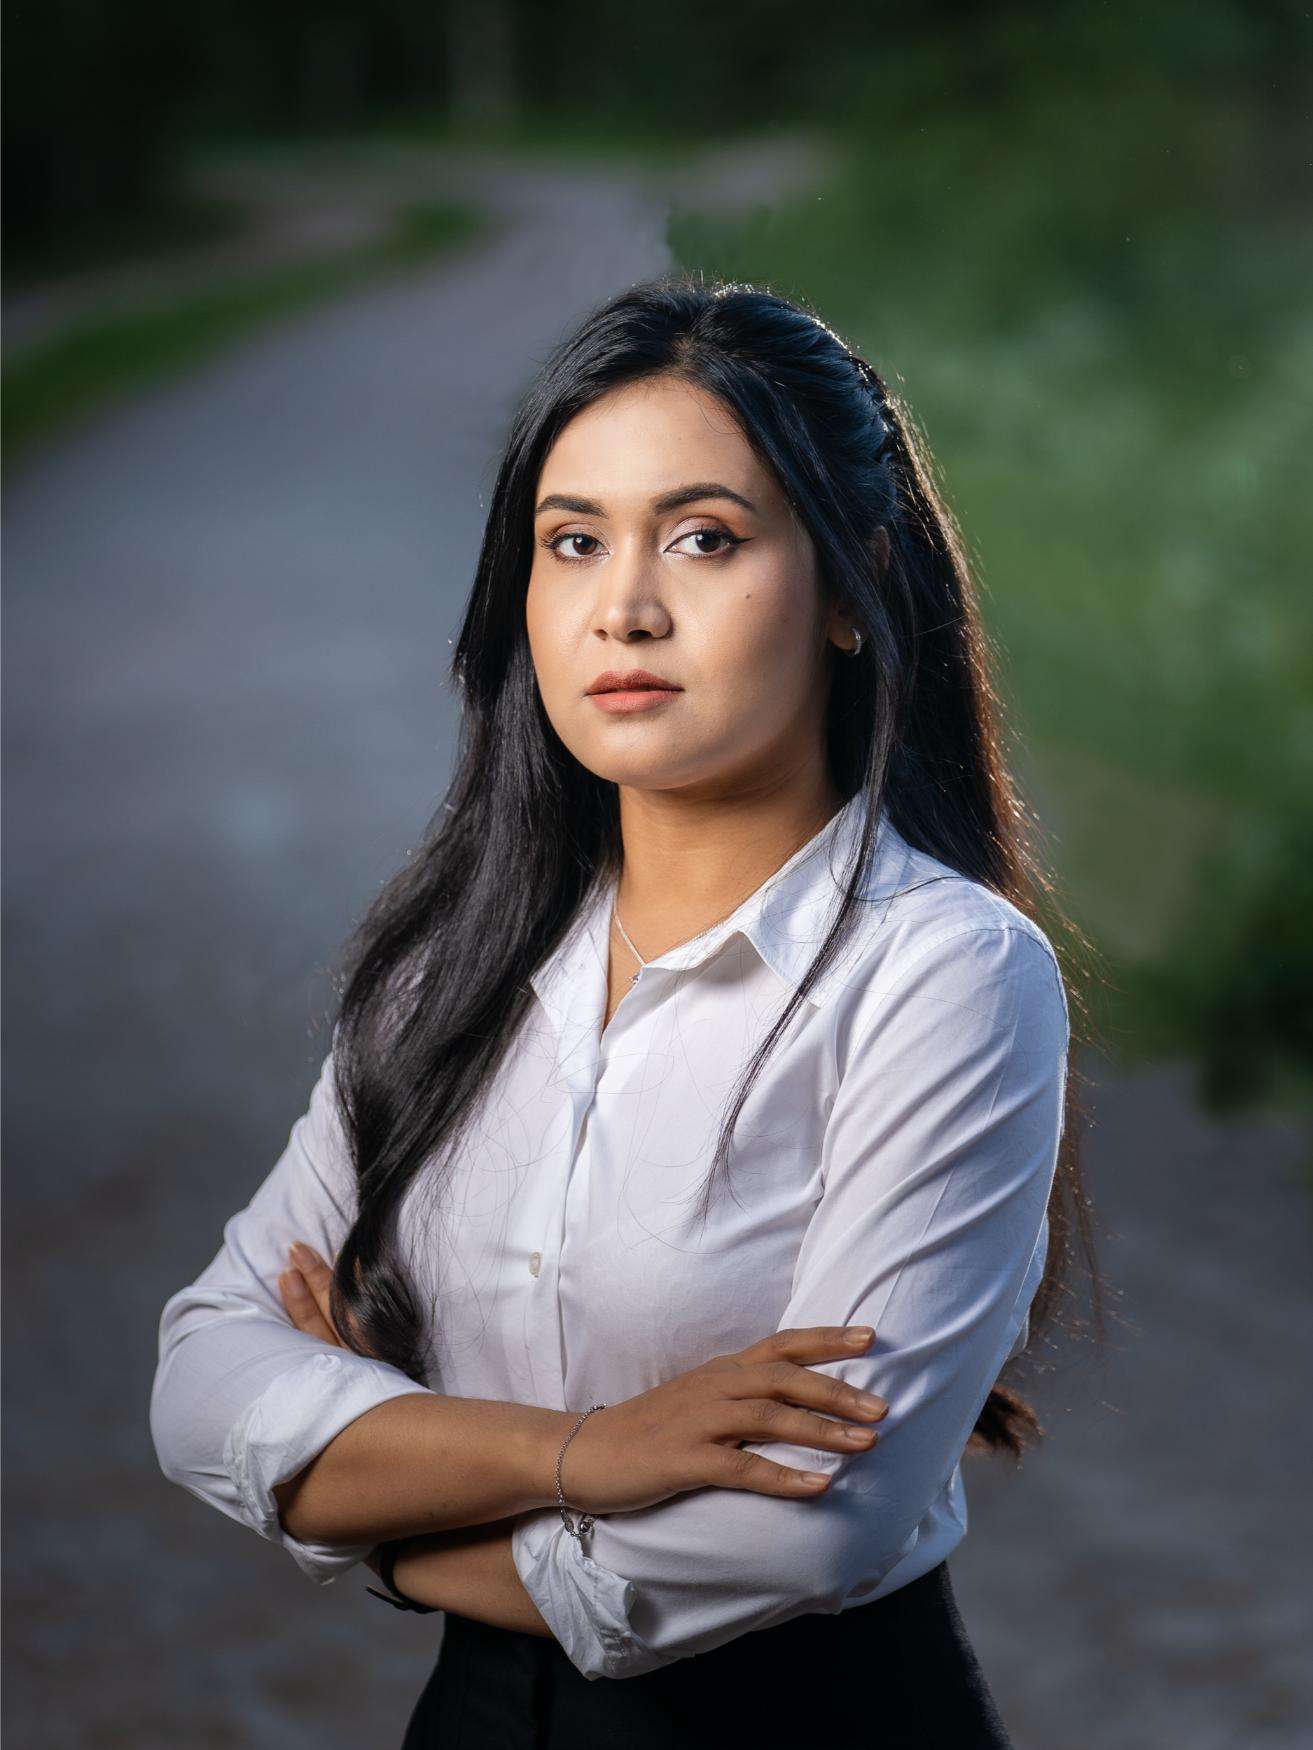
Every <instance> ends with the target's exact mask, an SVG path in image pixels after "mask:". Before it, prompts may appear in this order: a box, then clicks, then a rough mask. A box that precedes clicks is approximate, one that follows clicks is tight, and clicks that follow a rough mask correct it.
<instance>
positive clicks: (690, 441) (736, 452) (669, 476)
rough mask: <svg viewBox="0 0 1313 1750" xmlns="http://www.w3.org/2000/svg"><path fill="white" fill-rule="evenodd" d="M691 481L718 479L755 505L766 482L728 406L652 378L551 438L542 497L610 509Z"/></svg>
mask: <svg viewBox="0 0 1313 1750" xmlns="http://www.w3.org/2000/svg"><path fill="white" fill-rule="evenodd" d="M694 479H709V480H720V481H723V482H724V484H725V485H727V486H732V487H734V488H735V489H736V490H739V491H742V492H743V493H744V495H745V496H746V497H750V498H753V499H754V500H755V501H756V502H758V503H760V502H761V500H762V498H764V497H769V496H770V494H771V487H772V486H773V481H772V480H771V477H770V474H769V471H768V470H767V469H765V468H764V467H763V466H762V464H761V462H760V461H759V460H758V459H757V457H756V455H755V454H754V453H753V451H752V448H751V446H750V445H749V443H748V441H747V439H746V438H745V437H744V436H743V433H742V431H741V430H740V429H739V426H738V424H737V422H736V421H735V418H734V416H733V414H732V413H731V412H730V410H729V408H728V407H726V406H725V404H724V402H723V401H720V400H718V399H717V397H715V396H714V395H710V394H708V393H707V391H706V390H704V389H700V388H698V387H697V385H696V384H693V383H685V382H682V381H679V380H677V379H672V378H665V377H660V378H652V379H649V380H648V381H647V382H643V383H627V384H625V385H624V386H623V387H621V388H618V389H612V390H611V391H609V392H608V393H607V394H606V395H603V396H601V397H600V398H599V399H598V400H596V401H594V402H592V403H590V405H589V406H587V407H585V408H584V409H583V411H582V412H580V413H577V414H576V415H575V416H574V418H573V419H572V420H571V421H570V423H569V424H568V425H567V426H565V428H564V429H563V430H562V431H561V432H560V434H559V435H558V436H557V439H556V441H555V443H554V444H553V445H552V447H551V449H550V450H549V451H548V454H547V458H546V460H545V461H544V463H543V468H542V473H541V475H540V476H539V488H540V490H541V491H542V492H571V491H573V492H584V491H587V492H588V493H589V495H590V496H593V497H596V498H598V499H600V500H601V501H602V502H603V503H605V504H607V506H608V508H609V507H610V504H611V501H612V499H614V500H615V502H616V504H617V505H619V504H620V503H622V502H623V501H626V500H628V501H631V502H634V503H637V502H638V501H640V500H643V499H646V498H648V497H650V496H653V495H655V494H656V493H658V492H662V491H666V490H668V489H669V488H671V487H674V486H678V485H680V484H681V483H683V482H684V481H687V480H694Z"/></svg>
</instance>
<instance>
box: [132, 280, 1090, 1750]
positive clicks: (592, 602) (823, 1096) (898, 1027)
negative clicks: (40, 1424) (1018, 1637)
mask: <svg viewBox="0 0 1313 1750" xmlns="http://www.w3.org/2000/svg"><path fill="white" fill-rule="evenodd" d="M986 657H987V649H986V645H985V640H984V637H983V634H982V629H981V625H980V621H979V617H978V610H977V606H976V602H975V598H974V593H973V589H972V585H971V580H970V577H969V573H968V569H967V566H966V562H965V560H964V557H963V552H962V547H961V543H960V540H959V538H958V536H957V534H956V532H955V529H954V527H953V524H952V521H951V518H950V516H949V514H948V513H947V511H946V510H945V508H944V506H943V505H942V503H941V502H940V499H939V497H938V495H937V493H936V491H935V489H934V486H933V484H932V481H931V476H930V470H929V463H928V459H927V456H926V453H925V451H924V447H923V446H922V445H921V444H920V442H919V440H918V439H917V438H916V437H915V436H914V433H913V429H912V427H911V425H910V423H909V421H908V419H907V416H906V414H905V413H904V412H903V411H901V410H900V409H899V408H898V407H897V406H896V405H895V404H894V403H893V402H892V401H891V400H890V398H889V396H888V392H887V390H886V388H885V385H884V383H883V382H882V380H881V378H880V377H879V375H878V374H877V373H876V372H875V371H874V370H873V369H872V368H871V367H870V366H869V365H867V364H866V363H865V361H863V360H862V359H860V358H857V357H856V356H855V355H854V354H852V353H851V352H850V351H849V350H848V349H847V348H846V347H845V346H844V345H843V344H842V342H841V341H839V340H838V339H837V338H836V336H835V335H834V333H833V332H832V331H831V329H829V328H828V327H827V326H826V325H825V324H824V323H823V322H821V321H820V320H819V319H818V318H817V317H816V316H815V315H814V314H813V313H811V312H809V311H807V310H806V309H804V308H802V307H801V306H799V305H798V304H796V303H794V302H791V301H789V300H787V299H784V298H782V297H779V296H776V295H773V294H771V293H768V292H765V291H761V290H757V289H753V288H750V287H742V286H735V285H723V284H712V285H707V284H704V283H702V282H701V281H700V280H698V279H695V278H678V277H673V276H672V277H669V278H666V279H663V280H660V281H656V282H653V283H650V284H645V285H640V286H638V287H635V288H633V289H631V290H628V291H626V292H624V293H623V294H621V295H620V296H618V297H616V298H615V299H613V300H612V301H611V302H610V303H608V304H607V305H606V306H605V307H603V308H602V309H600V310H598V311H597V312H595V313H594V314H593V315H592V316H591V318H590V319H588V320H587V321H586V322H585V323H584V324H583V325H582V326H581V327H580V329H579V330H578V331H577V332H576V333H575V334H574V335H573V336H572V337H570V338H569V339H568V340H567V341H565V342H564V343H563V344H562V345H561V346H560V347H559V348H558V350H557V351H556V352H555V354H554V355H553V356H552V357H551V358H550V359H549V360H548V361H547V363H546V364H545V366H544V367H543V369H542V371H541V373H540V375H539V377H538V379H537V381H536V382H535V383H534V385H533V386H532V388H531V389H530V391H529V392H528V394H527V396H526V398H525V400H524V402H523V404H522V406H521V408H520V410H519V412H518V414H517V416H516V418H515V421H514V424H513V427H512V430H511V433H510V436H509V439H508V443H507V448H506V452H505V456H504V459H503V462H502V465H501V468H500V472H499V475H498V479H497V483H496V487H495V491H494V494H493V500H492V504H491V507H490V511H489V516H488V525H487V532H486V536H485V540H484V545H483V550H482V553H481V556H480V560H479V566H478V572H477V575H476V579H475V584H474V590H473V594H472V598H471V601H470V604H469V608H468V611H467V614H466V618H465V623H464V627H463V629H462V631H461V635H460V639H459V645H458V649H457V651H456V655H455V661H454V665H453V667H454V675H455V678H456V680H457V682H458V684H459V686H460V687H461V689H462V693H463V704H464V719H463V734H462V745H461V748H460V753H459V758H458V763H457V769H456V773H455V777H454V780H453V783H452V786H451V789H450V791H449V798H448V800H447V801H446V803H445V804H444V807H443V809H442V810H441V811H440V812H439V813H438V815H437V816H436V819H435V823H434V825H433V827H432V828H431V830H430V832H429V834H428V835H427V836H426V838H425V840H424V842H423V843H422V845H421V846H420V847H419V849H418V850H417V851H416V852H415V853H414V854H413V855H412V857H411V858H410V860H409V861H408V863H407V866H406V867H405V868H404V869H403V870H402V871H401V872H400V873H399V874H397V875H396V876H395V877H394V879H393V880H392V882H391V883H390V884H389V885H388V887H387V888H385V890H384V891H383V893H382V894H381V895H380V896H379V898H378V899H377V900H376V902H375V903H374V905H373V906H372V907H371V909H370V911H369V914H368V915H367V916H366V918H365V919H364V921H363V923H362V924H361V926H360V928H359V930H358V932H357V934H356V937H355V938H354V940H353V942H352V944H351V949H350V955H349V965H348V968H347V972H346V977H345V981H344V982H345V988H344V994H343V997H342V1000H341V1004H340V1009H339V1013H338V1016H337V1020H336V1023H335V1026H334V1032H333V1040H332V1049H331V1051H330V1052H329V1054H328V1056H327V1057H326V1058H325V1059H324V1061H323V1068H322V1071H321V1074H320V1077H319V1080H318V1083H317V1085H316V1087H315V1089H314V1092H313V1095H312V1097H311V1101H310V1106H309V1109H308V1111H307V1112H306V1114H305V1115H304V1116H303V1117H302V1118H301V1119H300V1120H299V1121H298V1123H297V1125H296V1126H295V1127H294V1128H293V1131H292V1134H291V1137H290V1139H289V1142H288V1146H287V1149H286V1151H285V1152H284V1154H283V1156H282V1157H281V1159H280V1160H279V1161H278V1163H277V1164H276V1165H275V1167H274V1169H273V1171H272V1173H271V1174H270V1176H269V1178H268V1179H267V1180H266V1181H265V1183H264V1184H263V1185H262V1186H261V1187H260V1189H259V1190H258V1191H257V1193H256V1194H255V1196H254V1197H253V1199H252V1200H251V1202H250V1204H249V1205H248V1206H247V1207H246V1208H245V1209H243V1210H242V1211H240V1212H239V1213H238V1214H236V1215H234V1216H233V1217H232V1218H231V1220H230V1221H229V1222H228V1223H227V1225H226V1226H225V1229H224V1244H223V1246H222V1248H221V1249H220V1251H219V1253H218V1255H217V1256H216V1257H215V1259H214V1261H213V1262H212V1263H211V1264H210V1265H209V1266H208V1268H207V1269H206V1270H204V1271H203V1272H202V1273H201V1275H200V1276H199V1277H198V1278H197V1280H196V1281H195V1282H194V1283H193V1284H191V1285H190V1286H189V1287H187V1288H184V1289H182V1290H180V1291H179V1292H178V1293H177V1294H175V1295H174V1296H173V1297H172V1299H171V1300H170V1301H169V1302H168V1303H167V1304H166V1306H165V1308H164V1312H163V1316H162V1320H161V1333H160V1363H159V1370H158V1373H157V1376H156V1381H155V1388H154V1392H153V1395H152V1405H151V1418H152V1430H153V1434H154V1438H155V1441H156V1447H157V1451H158V1453H159V1457H160V1462H161V1465H162V1466H163V1468H164V1470H165V1473H166V1474H167V1475H168V1476H170V1477H171V1478H172V1479H173V1480H175V1481H177V1482H179V1483H181V1484H182V1485H183V1486H185V1487H187V1488H189V1489H191V1490H192V1491H193V1492H194V1493H196V1494H197V1495H199V1496H200V1497H201V1498H202V1499H204V1500H207V1501H209V1502H210V1503H211V1504H212V1505H214V1506H216V1507H218V1508H219V1509H220V1510H222V1511H224V1512H225V1513H228V1514H229V1515H230V1516H232V1517H234V1518H237V1519H239V1520H241V1521H242V1522H243V1523H245V1524H247V1525H249V1526H250V1527H252V1528H253V1529H255V1530H256V1531H258V1532H259V1533H260V1534H261V1535H263V1536H265V1537H266V1538H269V1539H270V1540H272V1541H274V1542H276V1543H279V1544H281V1545H282V1546H283V1547H284V1548H285V1549H287V1550H288V1552H289V1553H290V1554H291V1556H292V1557H293V1559H294V1560H295V1561H296V1562H297V1563H298V1565H299V1566H300V1567H301V1568H302V1569H303V1570H304V1571H305V1572H306V1573H307V1574H309V1575H310V1577H311V1578H312V1579H314V1580H316V1581H318V1582H320V1583H327V1582H330V1581H332V1580H334V1579H335V1578H337V1577H338V1576H339V1575H340V1574H342V1573H344V1572H346V1571H347V1570H349V1569H350V1568H351V1567H353V1566H355V1565H357V1564H359V1563H362V1562H365V1563H367V1564H368V1565H370V1566H371V1567H373V1568H374V1569H375V1571H376V1572H379V1573H380V1574H381V1575H382V1577H383V1578H384V1580H385V1582H386V1590H385V1591H382V1592H378V1590H377V1589H376V1588H371V1589H370V1590H373V1591H376V1593H377V1595H378V1596H380V1597H388V1598H390V1599H391V1600H392V1601H394V1602H397V1603H398V1604H400V1605H401V1607H403V1608H405V1607H414V1608H420V1609H430V1610H441V1611H443V1612H445V1630H444V1637H443V1645H442V1651H441V1654H440V1657H439V1659H438V1661H437V1664H436V1667H435V1669H434V1671H433V1674H432V1677H431V1679H430V1682H429V1684H428V1687H427V1688H426V1689H425V1691H424V1693H423V1695H422V1696H421V1698H420V1700H419V1702H418V1704H417V1706H416V1707H415V1710H414V1712H413V1715H412V1717H411V1720H410V1726H409V1730H408V1732H407V1735H406V1739H405V1743H406V1746H407V1747H408V1750H419V1747H421V1746H428V1745H439V1744H440V1745H443V1746H454V1745H459V1746H494V1745H495V1746H517V1745H524V1746H527V1745H530V1744H534V1745H542V1744H545V1745H550V1746H553V1747H559V1746H566V1745H569V1746H576V1745H593V1744H597V1745H601V1744H605V1745H608V1746H609V1745H626V1746H647V1745H658V1744H659V1745H663V1746H664V1745H671V1744H679V1745H682V1744H688V1745H700V1744H711V1743H713V1742H714V1743H717V1744H719V1743H722V1742H723V1741H724V1739H725V1736H726V1734H727V1732H728V1731H730V1730H732V1731H733V1732H734V1733H735V1734H736V1736H737V1738H738V1739H739V1741H741V1742H743V1743H745V1744H747V1745H763V1744H788V1745H790V1746H792V1747H794V1750H796V1747H797V1746H799V1745H806V1744H810V1743H813V1742H816V1743H818V1742H820V1741H821V1739H822V1738H823V1737H824V1738H826V1739H828V1738H829V1736H830V1734H831V1733H832V1732H838V1731H842V1732H843V1733H844V1734H845V1735H846V1737H847V1740H848V1741H849V1742H858V1743H862V1742H869V1743H871V1744H872V1745H875V1744H880V1745H894V1744H899V1745H902V1744H908V1745H911V1744H916V1745H953V1746H958V1745H962V1746H967V1745H971V1746H974V1745H1000V1744H1006V1743H1007V1741H1008V1740H1007V1737H1006V1734H1005V1731H1004V1728H1003V1726H1002V1723H1001V1721H1000V1719H999V1716H998V1712H997V1709H996V1707H995V1705H994V1702H993V1699H992V1697H991V1695H990V1693H989V1689H988V1686H987V1684H986V1682H985V1679H984V1677H983V1675H982V1673H981V1671H980V1668H979V1665H978V1663H977V1661H976V1659H975V1656H974V1654H973V1652H972V1649H971V1646H970V1643H969V1641H968V1639H967V1636H966V1633H965V1630H964V1627H963V1624H962V1621H961V1618H960V1616H959V1614H958V1612H957V1609H956V1605H955V1603H954V1599H953V1595H952V1590H951V1587H950V1584H949V1578H948V1567H947V1557H948V1555H949V1553H950V1551H951V1550H952V1549H953V1548H954V1547H956V1545H957V1543H958V1542H959V1541H960V1539H961V1537H962V1536H963V1535H964V1533H965V1529H966V1503H965V1499H964V1494H963V1487H962V1477H961V1469H960V1460H961V1458H962V1455H963V1453H964V1450H965V1449H966V1447H967V1444H968V1441H971V1440H973V1437H974V1445H975V1446H976V1447H983V1448H986V1449H988V1448H994V1449H1000V1450H1005V1451H1008V1452H1010V1453H1012V1454H1013V1455H1017V1454H1019V1453H1020V1452H1021V1451H1022V1450H1023V1448H1024V1445H1025V1444H1026V1442H1027V1440H1028V1439H1030V1438H1032V1437H1033V1436H1034V1435H1035V1434H1036V1433H1037V1432H1038V1431H1039V1430H1038V1424H1037V1422H1036V1419H1035V1416H1034V1413H1033V1411H1032V1410H1031V1409H1030V1407H1029V1406H1028V1405H1027V1404H1026V1403H1025V1402H1024V1401H1023V1400H1022V1399H1021V1398H1019V1397H1018V1396H1017V1395H1016V1393H1015V1392H1014V1391H1012V1390H1011V1389H1009V1388H1008V1387H1007V1386H1005V1385H1003V1384H1002V1383H1000V1381H999V1373H1000V1370H1001V1369H1002V1368H1003V1367H1004V1365H1005V1364H1006V1363H1007V1362H1008V1361H1009V1360H1011V1359H1012V1358H1014V1357H1016V1356H1018V1355H1020V1354H1021V1352H1022V1350H1023V1349H1024V1348H1025V1347H1026V1346H1027V1342H1028V1338H1029V1337H1030V1335H1031V1328H1032V1322H1033V1323H1034V1325H1035V1326H1036V1327H1037V1326H1038V1324H1039V1322H1040V1320H1041V1319H1042V1317H1043V1316H1044V1314H1045V1313H1046V1312H1047V1310H1048V1309H1049V1307H1050V1303H1051V1302H1052V1300H1053V1297H1054V1294H1055V1292H1056V1290H1057V1287H1058V1285H1059V1279H1060V1276H1061V1273H1062V1271H1063V1268H1064V1266H1065V1264H1066V1262H1067V1258H1068V1254H1069V1252H1070V1251H1071V1250H1072V1247H1071V1245H1070V1234H1071V1214H1070V1213H1069V1206H1070V1210H1071V1211H1074V1215H1075V1219H1076V1225H1077V1227H1078V1229H1079V1232H1080V1234H1081V1236H1082V1238H1083V1239H1084V1240H1085V1243H1086V1248H1087V1251H1088V1233H1087V1231H1086V1226H1085V1204H1084V1200H1083V1197H1082V1194H1081V1187H1080V1180H1079V1169H1078V1165H1077V1160H1076V1155H1075V1150H1074V1147H1073V1143H1074V1139H1075V1126H1074V1125H1073V1124H1071V1123H1070V1122H1068V1119H1069V1117H1070V1115H1071V1113H1072V1111H1073V1109H1074V1108H1073V1087H1072V1084H1071V1082H1069V1079H1068V1076H1067V1057H1068V1049H1069V1036H1070V1035H1069V1022H1068V1008H1067V996H1066V992H1065V990H1064V986H1063V979H1062V975H1061V972H1060V970H1059V965H1058V961H1057V957H1056V955H1055V953H1054V950H1053V947H1052V945H1051V943H1050V941H1049V939H1048V937H1047V936H1046V935H1045V933H1044V932H1043V931H1042V930H1041V928H1040V927H1039V925H1038V923H1037V922H1036V921H1035V920H1034V917H1033V915H1032V914H1033V912H1034V910H1035V909H1036V905H1035V896H1036V890H1037V884H1038V883H1039V877H1037V875H1036V872H1035V869H1034V865H1033V860H1032V858H1031V857H1030V854H1029V852H1028V851H1027V850H1026V848H1025V847H1024V846H1023V844H1022V841H1021V834H1020V824H1019V823H1020V821H1021V819H1022V809H1021V806H1020V804H1019V803H1018V801H1017V799H1016V797H1015V795H1014V793H1013V790H1012V788H1011V785H1010V782H1009V780H1008V777H1007V775H1006V773H1005V771H1004V768H1003V764H1002V761H1001V758H1000V752H999V744H1000V729H999V724H998V721H997V717H996V712H995V705H994V700H993V694H992V692H991V687H990V682H989V676H988V673H987V665H986ZM294 1246H296V1247H298V1248H299V1249H297V1250H295V1251H293V1250H291V1248H293V1247H294ZM298 1267H299V1268H298ZM863 1327H865V1329H863ZM599 1679H610V1680H611V1681H599ZM617 1680H622V1681H617Z"/></svg>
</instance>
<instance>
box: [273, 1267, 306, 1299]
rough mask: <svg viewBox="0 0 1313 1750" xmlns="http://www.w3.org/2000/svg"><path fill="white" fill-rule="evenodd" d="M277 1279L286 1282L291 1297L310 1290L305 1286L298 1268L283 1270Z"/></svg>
mask: <svg viewBox="0 0 1313 1750" xmlns="http://www.w3.org/2000/svg"><path fill="white" fill-rule="evenodd" d="M278 1280H279V1281H280V1282H285V1283H286V1284H287V1292H288V1293H289V1294H290V1295H292V1296H293V1297H295V1296H296V1295H299V1294H309V1292H310V1290H309V1289H308V1288H307V1287H306V1283H305V1277H304V1276H302V1274H301V1272H300V1271H299V1270H284V1271H283V1273H282V1275H281V1276H280V1277H279V1278H278Z"/></svg>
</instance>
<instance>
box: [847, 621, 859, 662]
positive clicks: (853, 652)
mask: <svg viewBox="0 0 1313 1750" xmlns="http://www.w3.org/2000/svg"><path fill="white" fill-rule="evenodd" d="M853 637H854V638H855V639H856V640H857V642H856V644H854V645H853V647H852V649H851V650H850V651H849V652H848V654H849V656H860V655H861V654H862V634H861V632H860V631H859V630H858V628H857V627H856V626H854V627H853Z"/></svg>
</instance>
